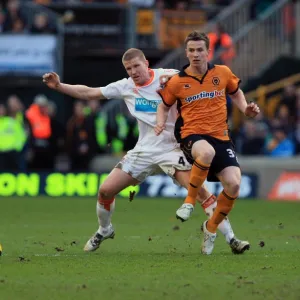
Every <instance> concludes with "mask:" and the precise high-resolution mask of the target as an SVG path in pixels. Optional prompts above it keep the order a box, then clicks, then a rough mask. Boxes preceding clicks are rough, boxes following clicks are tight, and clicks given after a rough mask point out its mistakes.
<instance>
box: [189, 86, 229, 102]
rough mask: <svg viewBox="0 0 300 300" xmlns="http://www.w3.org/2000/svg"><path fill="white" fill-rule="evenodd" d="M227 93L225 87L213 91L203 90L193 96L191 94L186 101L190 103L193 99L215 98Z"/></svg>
mask: <svg viewBox="0 0 300 300" xmlns="http://www.w3.org/2000/svg"><path fill="white" fill-rule="evenodd" d="M224 95H225V89H223V90H221V91H218V90H214V91H212V92H205V91H203V92H201V93H199V94H197V95H193V96H189V97H187V98H185V101H186V102H188V103H190V102H193V101H197V100H201V99H213V98H216V97H221V96H224Z"/></svg>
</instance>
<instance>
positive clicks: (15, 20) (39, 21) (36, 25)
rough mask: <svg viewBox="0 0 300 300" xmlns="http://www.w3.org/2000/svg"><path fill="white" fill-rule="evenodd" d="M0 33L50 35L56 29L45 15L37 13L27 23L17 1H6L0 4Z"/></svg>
mask: <svg viewBox="0 0 300 300" xmlns="http://www.w3.org/2000/svg"><path fill="white" fill-rule="evenodd" d="M0 33H10V34H12V33H14V34H20V33H33V34H47V33H48V34H50V33H56V28H55V25H54V24H51V22H50V21H49V16H48V15H47V14H46V13H42V12H41V13H37V14H35V15H34V16H33V20H32V21H31V20H30V21H29V20H28V19H27V16H26V15H25V13H24V12H23V11H22V9H21V2H20V1H19V0H7V1H2V2H1V3H0Z"/></svg>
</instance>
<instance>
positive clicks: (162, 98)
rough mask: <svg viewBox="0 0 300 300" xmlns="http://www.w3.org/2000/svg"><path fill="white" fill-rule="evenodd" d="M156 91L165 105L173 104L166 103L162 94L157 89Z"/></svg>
mask: <svg viewBox="0 0 300 300" xmlns="http://www.w3.org/2000/svg"><path fill="white" fill-rule="evenodd" d="M157 93H158V94H159V96H160V97H161V100H162V102H163V103H164V105H165V106H167V107H171V106H172V105H173V104H172V105H170V104H168V103H166V102H165V100H164V97H163V96H162V94H161V93H160V91H157Z"/></svg>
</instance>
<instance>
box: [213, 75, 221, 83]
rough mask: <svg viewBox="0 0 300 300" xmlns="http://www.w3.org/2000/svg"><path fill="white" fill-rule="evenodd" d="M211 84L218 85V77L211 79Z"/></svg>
mask: <svg viewBox="0 0 300 300" xmlns="http://www.w3.org/2000/svg"><path fill="white" fill-rule="evenodd" d="M212 83H213V85H219V83H220V79H219V77H215V76H214V77H213V78H212Z"/></svg>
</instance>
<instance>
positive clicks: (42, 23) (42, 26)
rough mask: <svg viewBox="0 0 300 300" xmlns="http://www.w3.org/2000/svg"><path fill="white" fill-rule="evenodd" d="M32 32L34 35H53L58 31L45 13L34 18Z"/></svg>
mask: <svg viewBox="0 0 300 300" xmlns="http://www.w3.org/2000/svg"><path fill="white" fill-rule="evenodd" d="M30 32H31V33H34V34H53V33H56V29H55V27H54V26H52V25H51V24H50V22H49V17H48V16H47V15H46V14H45V13H38V14H36V15H35V16H34V20H33V24H32V26H31V28H30Z"/></svg>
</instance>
